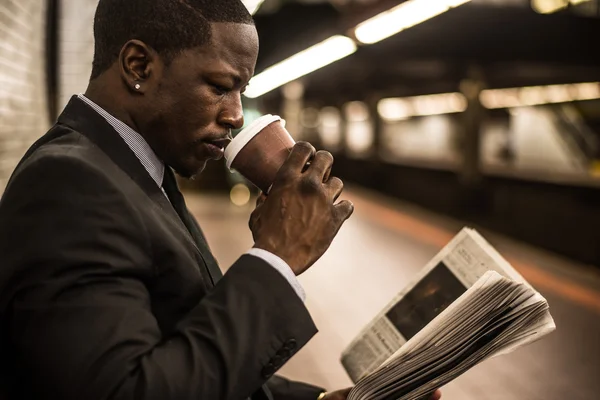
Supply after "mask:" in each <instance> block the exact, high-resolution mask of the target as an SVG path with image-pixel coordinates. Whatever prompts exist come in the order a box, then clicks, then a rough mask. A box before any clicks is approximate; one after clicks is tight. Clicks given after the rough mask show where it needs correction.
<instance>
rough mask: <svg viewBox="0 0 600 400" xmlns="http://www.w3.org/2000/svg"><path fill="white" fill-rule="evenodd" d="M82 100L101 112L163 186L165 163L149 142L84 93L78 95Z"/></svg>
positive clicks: (154, 178)
mask: <svg viewBox="0 0 600 400" xmlns="http://www.w3.org/2000/svg"><path fill="white" fill-rule="evenodd" d="M77 97H79V98H80V99H81V100H82V101H84V102H85V103H86V104H87V105H89V106H90V107H91V108H92V109H94V111H96V112H97V113H98V114H100V115H101V116H102V117H103V118H104V119H105V120H106V122H108V123H109V124H110V125H111V126H112V127H113V128H114V130H115V131H117V133H118V134H119V136H120V137H121V138H122V139H123V141H124V142H125V143H126V144H127V146H129V148H130V149H131V151H132V152H133V153H134V154H135V156H136V157H137V158H138V160H140V163H142V165H143V166H144V168H145V169H146V171H147V172H148V174H149V175H150V177H151V178H152V179H153V180H154V181H155V182H156V184H157V185H158V186H159V187H162V183H163V179H164V176H165V164H164V163H163V162H162V161H161V160H160V158H158V156H157V155H156V153H155V152H154V151H153V150H152V148H151V147H150V145H149V144H148V142H146V140H145V139H144V138H143V137H142V135H140V134H139V133H137V132H136V131H135V130H133V129H132V128H131V127H130V126H128V125H127V124H125V123H124V122H122V121H120V120H118V119H117V118H115V117H114V116H112V115H111V114H109V113H108V112H107V111H106V110H104V109H103V108H102V107H100V106H99V105H97V104H96V103H94V102H93V101H91V100H90V99H88V98H87V97H85V96H84V95H83V94H80V95H78V96H77Z"/></svg>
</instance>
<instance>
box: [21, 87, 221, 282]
mask: <svg viewBox="0 0 600 400" xmlns="http://www.w3.org/2000/svg"><path fill="white" fill-rule="evenodd" d="M58 122H59V123H61V124H64V125H67V126H69V127H71V128H73V129H74V130H75V131H77V132H79V133H81V134H82V135H84V136H86V137H87V138H88V139H89V140H90V141H91V142H93V143H94V144H95V145H96V146H98V147H99V148H100V149H101V150H102V151H103V152H104V153H105V154H106V155H107V156H108V157H110V158H111V160H112V161H113V162H114V163H115V164H116V165H117V166H119V168H120V169H122V170H123V171H124V172H125V173H127V174H128V175H129V176H130V177H131V179H132V180H133V181H134V182H136V183H137V184H138V185H139V186H140V187H141V188H142V190H143V191H144V192H145V193H146V194H147V195H148V197H150V199H151V200H152V201H153V202H154V203H155V204H156V205H158V207H159V208H160V209H161V210H163V211H164V212H165V213H166V214H167V215H168V216H169V218H170V219H171V220H172V221H173V222H174V223H175V224H176V225H177V226H178V228H179V229H180V230H181V231H182V233H183V234H184V236H185V237H186V238H187V239H188V240H189V241H190V242H192V244H193V245H194V247H195V248H196V250H197V254H198V255H199V256H200V261H201V262H202V263H203V264H204V267H205V268H206V272H207V273H208V275H209V276H210V278H211V282H212V283H213V285H214V284H215V283H216V282H217V281H218V280H219V279H220V278H221V277H222V273H221V270H220V269H219V267H218V264H217V262H216V260H215V259H214V257H213V255H212V253H211V252H210V249H209V248H208V244H207V243H206V240H205V238H204V235H202V233H201V231H200V229H199V227H198V225H197V224H196V221H195V220H194V218H193V217H192V216H191V215H190V214H189V212H188V211H187V208H186V207H185V202H184V200H183V195H181V193H179V195H180V196H181V199H180V200H179V201H181V204H182V207H183V209H182V210H178V211H176V210H175V208H174V207H176V205H175V204H172V203H171V202H169V200H168V199H167V197H165V195H164V193H163V192H162V190H161V189H160V188H159V187H158V185H157V184H156V182H155V181H154V180H153V179H152V178H151V177H150V175H149V174H148V171H146V169H145V168H144V166H143V165H142V164H141V163H140V162H139V160H138V158H137V157H136V156H135V154H134V153H133V151H132V150H131V149H130V148H129V146H127V144H126V143H125V142H124V141H123V139H122V138H121V137H120V136H119V134H118V133H117V132H116V131H115V130H114V129H113V127H112V126H111V125H110V124H109V123H108V122H106V120H105V119H104V118H103V117H102V116H101V115H100V114H98V113H97V112H96V111H94V110H93V109H92V108H91V107H89V106H88V105H87V104H85V103H84V102H83V101H81V100H80V99H79V98H77V96H73V97H72V98H71V100H70V102H69V104H68V105H67V107H66V108H65V110H64V111H63V113H62V114H61V115H60V117H59V118H58ZM52 139H53V137H52V136H50V137H44V138H42V139H41V140H40V141H39V143H36V145H34V148H33V149H32V151H33V150H35V148H37V147H39V146H41V145H42V144H43V143H47V142H48V141H50V140H52ZM167 170H168V171H169V173H170V174H172V172H171V171H170V169H169V168H168V167H166V168H165V171H167ZM165 173H166V172H165ZM172 178H173V179H174V177H172ZM175 185H176V183H175ZM180 215H181V216H180ZM191 221H193V223H192V222H191Z"/></svg>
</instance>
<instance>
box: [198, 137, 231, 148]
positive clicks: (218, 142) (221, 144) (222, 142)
mask: <svg viewBox="0 0 600 400" xmlns="http://www.w3.org/2000/svg"><path fill="white" fill-rule="evenodd" d="M204 142H205V143H207V144H212V145H213V146H215V147H218V148H220V149H221V150H224V149H225V147H227V146H229V143H231V138H230V137H223V138H219V139H213V140H205V141H204Z"/></svg>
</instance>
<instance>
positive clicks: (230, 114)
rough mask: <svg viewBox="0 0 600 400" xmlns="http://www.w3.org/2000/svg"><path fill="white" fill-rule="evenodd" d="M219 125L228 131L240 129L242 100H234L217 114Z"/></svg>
mask: <svg viewBox="0 0 600 400" xmlns="http://www.w3.org/2000/svg"><path fill="white" fill-rule="evenodd" d="M219 124H220V125H222V126H226V127H227V128H230V129H240V128H242V127H243V126H244V108H243V107H242V99H241V98H239V99H236V100H234V101H233V102H232V103H230V104H229V105H228V107H226V108H225V109H223V110H222V111H221V113H220V114H219Z"/></svg>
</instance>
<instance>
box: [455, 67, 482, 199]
mask: <svg viewBox="0 0 600 400" xmlns="http://www.w3.org/2000/svg"><path fill="white" fill-rule="evenodd" d="M483 89H484V81H483V73H482V71H481V69H480V68H478V67H471V68H470V69H469V73H468V77H467V78H466V79H465V80H463V81H462V82H461V84H460V90H461V92H462V93H463V95H464V96H465V97H466V99H467V109H466V110H465V112H464V114H463V129H462V131H463V143H462V163H461V169H460V174H459V175H460V180H461V183H462V184H463V185H465V186H466V187H467V188H471V189H474V188H477V187H479V186H480V184H481V181H482V174H481V165H480V160H481V127H482V124H483V119H484V116H485V108H484V107H483V105H482V104H481V101H480V98H479V96H480V94H481V92H482V90H483Z"/></svg>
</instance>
